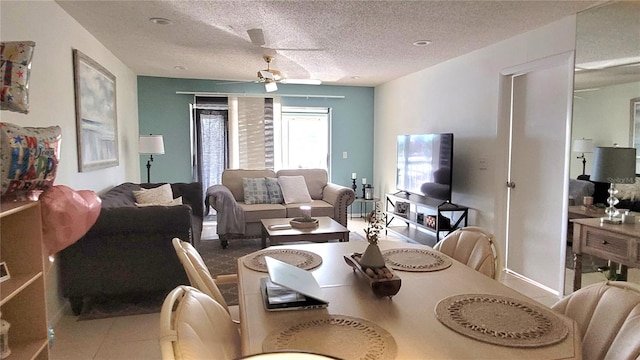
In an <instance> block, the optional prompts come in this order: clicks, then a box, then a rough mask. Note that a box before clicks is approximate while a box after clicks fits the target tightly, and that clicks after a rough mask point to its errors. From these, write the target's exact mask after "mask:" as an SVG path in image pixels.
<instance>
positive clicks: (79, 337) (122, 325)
mask: <svg viewBox="0 0 640 360" xmlns="http://www.w3.org/2000/svg"><path fill="white" fill-rule="evenodd" d="M364 228H365V223H364V221H363V220H362V219H357V218H354V219H352V220H351V219H350V220H349V229H350V230H351V231H356V232H358V233H360V234H361V235H363V236H364V231H363V229H364ZM214 234H215V228H214V229H213V230H212V229H211V227H209V228H205V233H204V234H203V238H204V239H206V238H211V235H214ZM382 238H383V239H387V240H398V239H397V238H394V237H392V236H385V235H384V234H382ZM585 275H586V276H585V278H584V280H583V286H584V285H586V284H590V283H594V282H599V281H603V280H604V277H603V275H602V274H600V273H593V274H585ZM567 277H568V278H569V279H573V271H571V270H567ZM631 277H633V278H634V279H633V281H635V282H640V271H635V270H631V271H630V278H631ZM499 280H500V281H501V282H502V283H504V284H505V285H507V286H509V287H511V288H513V289H515V290H517V291H519V292H521V293H523V294H524V295H527V296H529V297H531V298H532V299H534V300H536V301H538V302H540V303H542V304H544V305H547V306H550V305H552V304H553V303H555V302H556V301H557V300H558V298H557V297H556V296H554V295H551V294H550V293H548V292H546V291H544V290H542V289H540V288H538V287H536V286H533V285H532V284H529V283H527V282H525V281H523V280H522V279H520V278H518V277H516V276H513V275H510V274H502V275H501V276H500V279H499ZM630 280H632V279H630ZM569 286H571V284H569ZM159 327H160V319H159V314H158V313H156V314H149V315H136V316H127V317H117V318H109V319H99V320H87V321H76V317H75V316H73V315H72V314H71V311H70V310H69V311H68V313H67V314H65V315H64V316H63V317H62V318H61V319H60V321H58V323H57V324H56V325H55V326H54V331H55V342H54V345H53V347H52V348H51V352H50V355H51V356H50V358H51V359H52V360H86V359H96V360H101V359H140V360H143V359H161V353H160V346H159V343H158V336H159Z"/></svg>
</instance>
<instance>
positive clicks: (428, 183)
mask: <svg viewBox="0 0 640 360" xmlns="http://www.w3.org/2000/svg"><path fill="white" fill-rule="evenodd" d="M397 149H398V158H397V159H398V161H397V169H396V171H397V172H396V175H397V176H396V187H397V189H398V190H400V191H404V192H405V193H407V194H417V195H422V196H426V197H429V198H434V199H440V200H449V201H450V200H451V175H452V170H453V134H451V133H446V134H421V135H400V136H398V148H397Z"/></svg>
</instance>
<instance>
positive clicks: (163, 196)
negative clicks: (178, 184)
mask: <svg viewBox="0 0 640 360" xmlns="http://www.w3.org/2000/svg"><path fill="white" fill-rule="evenodd" d="M133 196H134V197H135V198H136V204H167V203H169V202H171V201H172V200H173V191H172V190H171V184H164V185H161V186H158V187H155V188H153V189H140V190H138V191H134V192H133Z"/></svg>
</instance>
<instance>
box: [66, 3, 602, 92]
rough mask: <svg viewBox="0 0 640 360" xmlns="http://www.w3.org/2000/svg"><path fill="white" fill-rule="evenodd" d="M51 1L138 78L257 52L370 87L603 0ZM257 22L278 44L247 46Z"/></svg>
mask: <svg viewBox="0 0 640 360" xmlns="http://www.w3.org/2000/svg"><path fill="white" fill-rule="evenodd" d="M57 3H58V4H60V6H61V7H62V8H63V9H64V10H65V11H66V12H68V13H69V14H70V15H71V16H73V17H74V18H75V19H76V20H77V21H78V22H79V23H80V24H82V26H84V27H85V28H86V29H87V30H88V31H89V32H90V33H91V34H93V35H94V36H95V37H96V38H97V39H98V40H99V41H100V42H101V43H102V44H104V45H105V46H106V47H107V48H109V49H110V50H111V51H112V52H113V53H114V54H115V55H116V56H117V57H118V58H119V59H120V60H121V61H122V62H124V63H125V64H126V65H127V66H129V67H130V68H131V69H132V70H133V71H134V72H135V73H136V74H138V75H149V76H162V77H176V78H195V79H222V80H243V81H252V80H256V79H257V76H256V72H257V70H260V69H265V68H266V66H265V65H266V64H265V63H264V61H263V60H262V55H264V54H266V53H271V54H274V53H275V60H274V62H273V64H272V68H275V69H278V70H280V71H282V72H283V73H284V76H285V77H288V78H316V79H320V80H322V81H323V83H324V84H329V85H358V86H376V85H379V84H382V83H384V82H387V81H389V80H392V79H396V78H398V77H401V76H403V75H406V74H410V73H412V72H415V71H418V70H421V69H425V68H428V67H430V66H433V65H435V64H438V63H440V62H443V61H445V60H448V59H451V58H454V57H457V56H460V55H463V54H465V53H469V52H471V51H474V50H476V49H479V48H482V47H485V46H488V45H490V44H493V43H496V42H499V41H501V40H504V39H507V38H510V37H512V36H514V35H517V34H520V33H523V32H526V31H529V30H532V29H535V28H539V27H541V26H543V25H545V24H548V23H550V22H553V21H556V20H559V19H561V18H563V17H565V16H568V15H571V14H575V13H577V12H579V11H581V10H584V9H587V8H589V7H592V6H594V5H595V4H599V3H602V1H98V0H94V1H78V0H71V1H63V0H57ZM152 17H161V18H167V19H170V20H171V24H170V25H157V24H154V23H152V22H150V21H149V18H152ZM253 28H260V29H262V30H263V32H264V35H265V40H266V45H265V47H268V48H271V49H276V50H271V49H267V48H261V47H258V46H255V45H253V44H252V43H251V41H250V39H249V36H248V34H247V30H249V29H253ZM416 40H430V41H432V43H431V44H430V45H429V46H426V47H416V46H414V45H412V43H413V42H414V41H416ZM176 66H181V67H184V68H186V70H177V69H175V67H176Z"/></svg>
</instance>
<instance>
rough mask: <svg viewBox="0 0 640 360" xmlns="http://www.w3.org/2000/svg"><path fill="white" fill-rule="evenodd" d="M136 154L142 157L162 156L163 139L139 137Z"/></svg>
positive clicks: (159, 137) (153, 136) (149, 136)
mask: <svg viewBox="0 0 640 360" xmlns="http://www.w3.org/2000/svg"><path fill="white" fill-rule="evenodd" d="M138 152H139V153H140V154H142V155H159V154H164V139H163V138H162V135H140V139H139V141H138Z"/></svg>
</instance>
